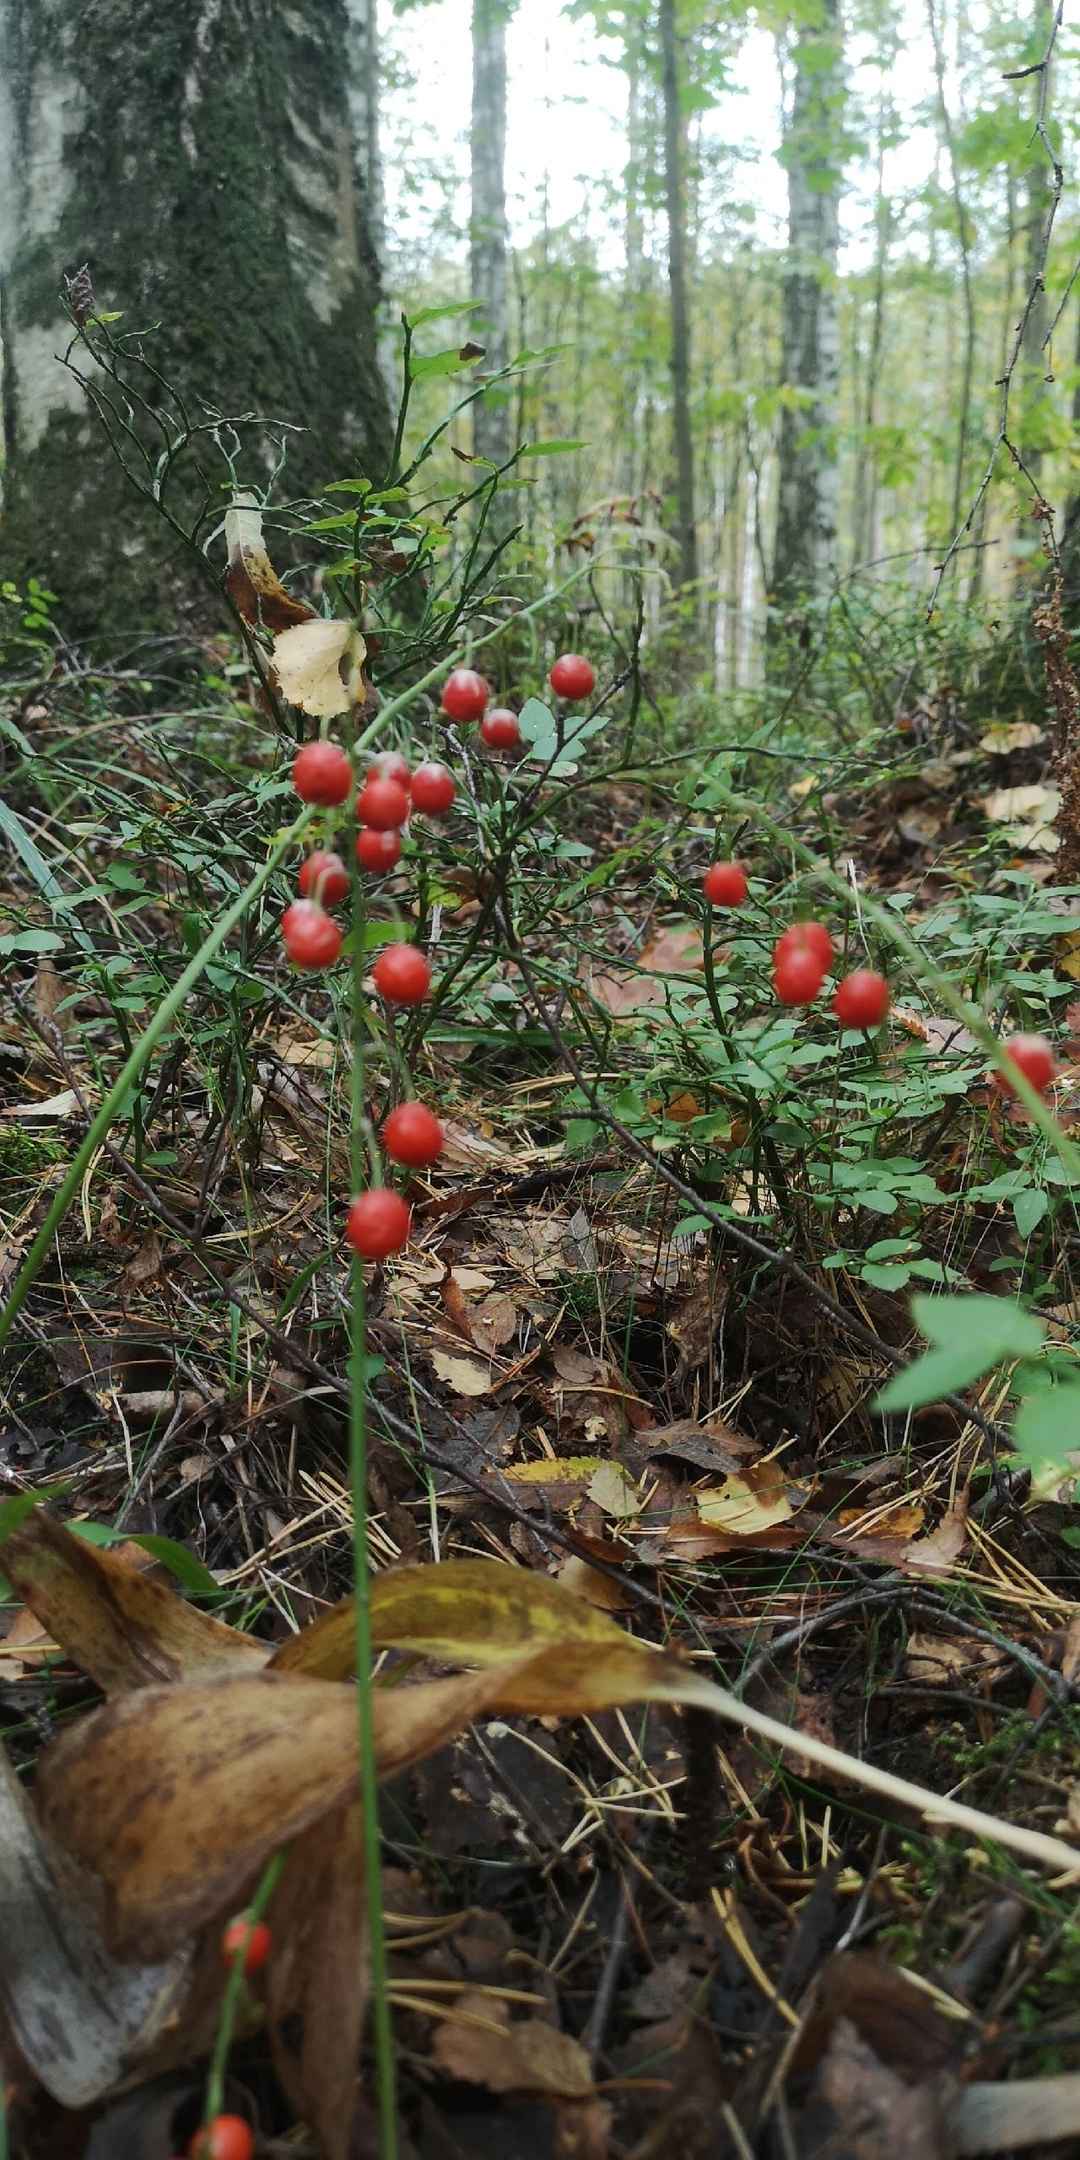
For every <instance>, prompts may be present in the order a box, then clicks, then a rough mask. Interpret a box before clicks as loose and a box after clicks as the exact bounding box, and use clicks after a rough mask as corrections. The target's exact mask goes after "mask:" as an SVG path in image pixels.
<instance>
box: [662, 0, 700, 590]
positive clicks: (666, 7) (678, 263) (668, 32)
mask: <svg viewBox="0 0 1080 2160" xmlns="http://www.w3.org/2000/svg"><path fill="white" fill-rule="evenodd" d="M660 56H661V64H662V70H663V94H664V191H665V196H666V200H667V226H668V280H669V286H670V292H671V403H672V419H673V426H674V436H675V504H676V522H677V527H678V542H679V578H678V582H679V584H680V586H682V585H692V584H693V583H694V581H695V579H696V577H697V531H696V523H695V517H694V440H693V434H692V430H691V426H690V309H689V302H688V297H687V281H686V172H685V167H686V154H685V153H686V130H685V125H684V122H683V113H682V102H681V99H680V96H679V48H678V40H677V37H676V31H675V0H660Z"/></svg>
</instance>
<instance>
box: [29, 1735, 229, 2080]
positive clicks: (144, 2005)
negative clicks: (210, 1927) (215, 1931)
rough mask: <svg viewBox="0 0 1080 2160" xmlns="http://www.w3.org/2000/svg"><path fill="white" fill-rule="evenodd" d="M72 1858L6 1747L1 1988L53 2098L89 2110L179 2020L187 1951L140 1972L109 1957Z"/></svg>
mask: <svg viewBox="0 0 1080 2160" xmlns="http://www.w3.org/2000/svg"><path fill="white" fill-rule="evenodd" d="M93 1887H96V1886H90V1885H85V1886H83V1890H82V1894H81V1895H80V1892H79V1885H78V1883H77V1882H76V1880H75V1875H74V1870H73V1868H72V1866H71V1863H70V1861H68V1860H67V1859H66V1857H65V1856H64V1855H62V1854H59V1853H57V1852H56V1851H55V1850H54V1849H53V1848H52V1846H51V1844H50V1842H49V1840H48V1839H46V1838H43V1837H42V1835H41V1832H40V1831H39V1829H38V1827H37V1825H36V1824H35V1822H34V1820H33V1818H32V1816H31V1814H30V1811H29V1809H28V1807H27V1804H26V1801H25V1799H24V1797H23V1793H22V1789H21V1787H20V1785H19V1781H18V1779H17V1778H16V1776H15V1774H14V1771H13V1770H12V1768H11V1765H10V1764H9V1762H8V1759H7V1755H6V1754H5V1753H4V1751H3V1748H2V1747H0V1911H2V1913H3V1926H2V1928H0V1987H2V1990H3V1996H4V2002H5V2006H6V2008H7V2012H8V2017H9V2019H10V2022H11V2028H12V2031H13V2033H14V2035H15V2038H16V2040H17V2041H18V2043H19V2047H20V2049H21V2050H22V2053H23V2055H24V2057H25V2059H26V2061H27V2063H28V2064H29V2066H30V2068H31V2070H32V2071H33V2072H34V2074H35V2076H36V2077H38V2078H40V2080H41V2083H42V2084H43V2085H44V2087H45V2090H46V2092H48V2093H51V2094H52V2097H53V2099H54V2100H59V2101H60V2103H61V2105H62V2106H64V2107H69V2108H78V2107H88V2106H89V2105H90V2104H91V2103H92V2102H93V2101H95V2100H98V2099H100V2097H101V2095H102V2094H103V2093H104V2092H107V2091H108V2090H109V2088H110V2086H112V2085H115V2084H116V2083H117V2082H118V2080H119V2079H120V2078H121V2077H122V2076H123V2075H124V2074H125V2072H127V2071H128V2070H129V2069H130V2068H131V2067H132V2065H133V2064H135V2063H137V2062H138V2061H139V2060H140V2058H141V2057H142V2056H143V2055H144V2054H145V2053H146V2051H147V2049H148V2048H149V2047H151V2046H152V2044H153V2043H154V2041H155V2040H156V2038H157V2036H158V2034H159V2033H160V2032H161V2030H162V2028H163V2027H164V2026H165V2024H166V2022H167V2021H168V2020H170V2019H171V2017H172V2016H173V2014H174V2012H175V2010H176V2008H177V2005H178V2003H179V1999H180V1997H181V1996H182V1994H183V1992H184V1989H185V1986H186V1982H187V1974H188V1966H189V1959H188V1957H187V1956H186V1955H185V1954H183V1953H182V1954H181V1955H179V1956H177V1957H173V1958H171V1959H170V1960H169V1962H168V1963H167V1964H164V1965H148V1966H142V1967H140V1968H139V1970H138V1971H132V1969H131V1967H130V1966H126V1967H125V1966H121V1965H118V1964H117V1962H116V1960H115V1958H113V1957H112V1956H110V1954H109V1952H108V1950H107V1949H106V1947H105V1943H104V1941H103V1939H102V1935H101V1931H100V1927H99V1926H98V1924H97V1922H96V1919H95V1916H94V1913H93V1902H94V1901H93V1897H92V1895H91V1891H92V1888H93Z"/></svg>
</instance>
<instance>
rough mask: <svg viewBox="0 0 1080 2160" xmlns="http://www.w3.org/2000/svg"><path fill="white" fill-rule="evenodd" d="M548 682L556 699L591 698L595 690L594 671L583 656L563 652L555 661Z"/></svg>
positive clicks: (590, 663)
mask: <svg viewBox="0 0 1080 2160" xmlns="http://www.w3.org/2000/svg"><path fill="white" fill-rule="evenodd" d="M548 681H549V683H550V684H551V687H552V689H553V690H554V692H555V695H556V697H564V698H586V697H591V696H592V694H593V691H594V690H595V688H596V669H595V668H594V666H593V664H592V661H591V660H586V659H585V658H584V656H583V654H581V653H577V652H564V653H561V654H560V655H559V658H558V659H557V660H556V662H555V665H554V667H553V668H552V670H551V673H550V675H549V676H548Z"/></svg>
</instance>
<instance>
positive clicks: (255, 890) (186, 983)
mask: <svg viewBox="0 0 1080 2160" xmlns="http://www.w3.org/2000/svg"><path fill="white" fill-rule="evenodd" d="M312 815H313V812H312V810H311V809H310V808H305V809H304V810H303V811H302V812H301V815H300V816H299V817H298V818H296V819H295V820H294V822H293V824H291V825H290V826H289V829H288V831H287V832H286V833H283V834H282V836H281V838H280V839H279V840H278V841H277V842H276V844H275V846H274V847H273V848H272V850H271V852H270V854H269V856H268V857H267V859H266V861H265V863H264V864H263V866H262V869H261V870H259V871H257V872H256V874H255V876H254V877H253V878H252V880H251V883H250V884H249V885H246V886H245V888H244V890H243V892H242V893H241V894H240V897H239V899H238V900H234V901H233V904H232V906H231V907H230V908H227V909H226V911H225V913H224V915H223V916H222V917H221V919H220V921H219V922H218V923H216V924H215V926H214V928H213V929H212V930H211V932H210V935H209V937H208V938H207V939H206V940H205V941H204V943H203V944H202V945H200V947H199V950H198V952H197V953H196V954H195V956H194V959H192V960H190V961H189V962H188V965H187V967H186V968H185V969H184V972H183V974H182V975H181V976H180V977H179V978H178V980H177V981H176V982H175V983H174V984H173V987H172V989H171V990H170V991H169V993H168V995H167V996H166V997H164V998H163V999H162V1001H161V1004H160V1005H159V1006H158V1009H157V1011H156V1013H155V1014H154V1017H153V1019H152V1020H151V1022H150V1025H149V1027H147V1028H146V1030H145V1032H144V1033H143V1034H142V1035H140V1036H139V1039H138V1041H137V1042H136V1043H135V1045H134V1047H133V1048H132V1050H131V1053H130V1056H129V1057H128V1058H127V1059H126V1060H125V1062H124V1066H123V1070H122V1072H121V1073H120V1077H119V1079H118V1080H116V1081H115V1082H114V1084H113V1086H112V1087H111V1088H110V1090H109V1093H108V1094H107V1095H106V1097H105V1100H104V1102H103V1103H102V1105H101V1108H100V1109H99V1111H98V1113H97V1116H96V1117H95V1118H94V1119H93V1121H92V1123H91V1125H90V1129H89V1131H88V1133H87V1135H86V1138H85V1140H84V1141H83V1142H82V1145H81V1146H80V1147H79V1148H77V1149H76V1151H75V1154H74V1156H73V1157H72V1160H71V1164H70V1166H69V1168H68V1171H67V1173H66V1175H65V1177H64V1178H63V1179H62V1180H61V1183H60V1184H59V1185H58V1186H57V1189H56V1192H55V1193H54V1195H53V1198H52V1202H51V1204H50V1206H49V1209H48V1212H47V1213H46V1216H45V1220H44V1222H43V1223H42V1225H41V1228H40V1230H39V1231H38V1234H37V1236H36V1238H35V1239H34V1242H33V1244H32V1245H31V1247H30V1250H29V1252H28V1253H27V1255H26V1258H25V1260H24V1261H23V1264H22V1267H21V1268H20V1270H19V1273H18V1276H17V1277H16V1280H15V1284H14V1287H13V1289H12V1291H11V1295H10V1297H9V1298H8V1299H7V1301H6V1303H5V1304H4V1306H3V1307H2V1308H0V1348H2V1346H3V1344H4V1343H5V1342H6V1341H7V1338H8V1336H9V1334H10V1333H11V1330H12V1328H13V1327H14V1325H15V1322H16V1320H17V1319H18V1317H19V1314H20V1312H21V1311H22V1308H23V1306H24V1304H25V1302H26V1299H27V1297H28V1295H29V1293H30V1291H31V1289H32V1288H33V1285H34V1282H35V1281H36V1279H37V1276H38V1273H39V1271H40V1269H41V1266H42V1264H43V1262H44V1260H45V1256H46V1254H47V1252H48V1250H49V1247H50V1245H51V1244H52V1241H53V1238H54V1237H55V1235H56V1232H57V1231H58V1230H59V1228H60V1225H61V1223H62V1222H63V1220H64V1217H65V1215H66V1214H67V1211H68V1209H69V1207H70V1206H71V1203H72V1201H73V1200H74V1198H75V1195H76V1193H77V1192H78V1190H79V1187H80V1185H81V1184H82V1181H83V1178H84V1176H85V1174H86V1169H87V1165H88V1164H89V1163H91V1162H92V1161H93V1159H94V1156H95V1155H96V1153H97V1151H98V1148H99V1147H100V1146H101V1143H102V1141H103V1140H104V1138H105V1135H106V1133H107V1132H108V1130H109V1127H110V1125H111V1124H112V1122H113V1119H114V1118H115V1117H116V1116H117V1115H118V1114H119V1111H120V1107H121V1104H122V1103H123V1100H124V1097H125V1095H126V1094H127V1092H128V1089H129V1088H130V1087H131V1086H132V1085H133V1084H134V1082H135V1081H136V1080H137V1079H138V1078H139V1075H140V1074H141V1073H142V1072H143V1070H144V1069H145V1067H146V1066H147V1065H148V1064H149V1062H150V1059H151V1058H152V1057H153V1054H154V1051H155V1050H156V1048H157V1046H158V1044H159V1042H160V1041H161V1038H162V1036H163V1035H164V1034H165V1032H166V1030H167V1029H168V1028H169V1027H171V1025H172V1022H173V1021H174V1020H175V1019H176V1016H177V1014H178V1013H179V1012H181V1011H182V1010H183V1007H184V1005H185V1004H186V1002H187V1000H188V998H189V997H190V995H191V992H192V991H193V989H194V988H195V985H196V983H197V982H198V980H199V977H200V976H201V975H202V974H203V973H204V971H205V969H206V968H207V967H209V965H210V962H211V960H213V959H214V958H215V956H216V954H217V953H219V952H220V951H221V948H222V946H223V945H224V943H225V940H226V938H227V937H228V936H229V935H230V933H231V932H232V931H233V930H235V928H236V925H237V923H238V922H240V921H242V919H243V917H244V916H245V915H246V913H247V911H248V909H249V907H251V906H252V904H253V902H254V901H256V900H257V899H258V897H259V894H260V893H261V891H262V889H263V887H264V885H266V884H267V883H268V882H269V880H270V878H271V877H272V876H273V873H274V871H275V870H276V869H277V866H278V864H279V862H280V861H281V859H282V857H283V856H284V855H287V854H288V852H289V849H290V848H291V847H294V846H295V845H296V842H297V840H298V839H299V837H300V835H301V833H302V832H303V830H304V827H305V826H306V825H307V824H308V822H309V820H310V819H311V817H312Z"/></svg>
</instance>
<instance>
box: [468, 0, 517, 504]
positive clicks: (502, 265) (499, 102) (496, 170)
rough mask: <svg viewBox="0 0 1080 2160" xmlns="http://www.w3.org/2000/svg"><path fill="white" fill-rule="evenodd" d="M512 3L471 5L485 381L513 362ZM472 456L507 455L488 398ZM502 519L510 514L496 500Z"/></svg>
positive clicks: (475, 223) (498, 396) (489, 395)
mask: <svg viewBox="0 0 1080 2160" xmlns="http://www.w3.org/2000/svg"><path fill="white" fill-rule="evenodd" d="M508 13H509V0H473V13H472V41H473V102H472V136H471V154H472V216H471V219H470V224H469V269H470V278H471V283H472V292H471V295H470V298H471V299H473V300H475V301H477V302H479V307H478V311H477V313H476V314H475V315H474V316H473V317H472V321H471V324H470V330H469V335H470V337H475V338H476V340H477V342H478V343H479V344H481V345H483V346H484V348H485V351H486V359H485V362H484V372H485V374H490V373H492V372H493V371H494V370H496V369H498V368H503V367H505V366H506V362H507V359H508V357H509V311H510V280H509V274H508V256H509V234H508V230H507V223H506V172H505V168H506V23H507V16H508ZM472 410H473V449H474V451H475V453H476V456H477V457H481V458H487V459H488V460H489V462H490V463H491V464H492V465H503V464H505V462H506V460H507V458H508V457H509V455H510V401H509V397H508V395H507V392H506V390H505V389H504V388H499V389H497V390H489V391H487V392H486V393H485V395H484V396H483V397H482V398H478V399H477V401H476V404H475V405H474V406H473V409H472ZM496 505H497V516H498V517H500V518H501V519H502V521H503V523H504V524H505V522H506V519H507V514H508V513H507V512H506V510H505V509H504V508H503V506H502V505H500V504H498V498H496Z"/></svg>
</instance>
